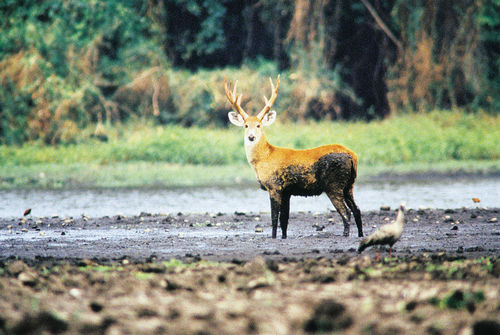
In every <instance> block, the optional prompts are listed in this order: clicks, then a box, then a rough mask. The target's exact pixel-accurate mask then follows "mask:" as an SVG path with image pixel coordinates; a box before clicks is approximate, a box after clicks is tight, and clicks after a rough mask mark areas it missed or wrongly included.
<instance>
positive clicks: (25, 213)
mask: <svg viewBox="0 0 500 335" xmlns="http://www.w3.org/2000/svg"><path fill="white" fill-rule="evenodd" d="M30 213H31V208H28V209H27V210H25V211H24V214H23V216H26V215H29V214H30Z"/></svg>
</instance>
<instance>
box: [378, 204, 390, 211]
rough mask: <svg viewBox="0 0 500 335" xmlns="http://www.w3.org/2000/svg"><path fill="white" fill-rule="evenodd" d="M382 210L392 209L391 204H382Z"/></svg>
mask: <svg viewBox="0 0 500 335" xmlns="http://www.w3.org/2000/svg"><path fill="white" fill-rule="evenodd" d="M380 210H381V211H390V210H391V206H388V205H383V206H380Z"/></svg>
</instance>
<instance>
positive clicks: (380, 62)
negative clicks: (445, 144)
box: [0, 0, 500, 156]
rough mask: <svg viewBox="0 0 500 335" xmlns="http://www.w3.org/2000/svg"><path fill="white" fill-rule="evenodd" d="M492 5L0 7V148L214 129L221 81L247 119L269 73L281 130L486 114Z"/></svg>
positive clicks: (494, 40) (24, 0)
mask: <svg viewBox="0 0 500 335" xmlns="http://www.w3.org/2000/svg"><path fill="white" fill-rule="evenodd" d="M370 3H371V5H369V4H370ZM370 6H374V8H372V10H370ZM498 9H499V4H498V1H494V0H485V1H479V2H478V1H473V0H464V1H458V2H457V1H454V2H453V1H452V2H449V1H448V2H447V1H440V2H437V3H434V2H425V1H416V2H411V3H408V1H403V0H396V1H391V2H383V1H371V2H370V1H361V2H359V1H354V2H342V1H338V0H328V1H323V0H322V1H319V0H312V1H310V0H280V1H271V0H261V1H257V0H252V1H246V0H231V1H216V0H188V1H179V0H165V1H147V2H144V1H139V0H131V1H125V2H124V1H118V0H107V1H99V0H89V1H77V0H65V1H62V2H61V1H56V0H43V1H33V0H5V1H2V2H1V4H0V17H2V20H0V83H1V85H0V109H1V110H2V113H0V143H1V144H8V145H10V144H22V143H25V142H29V141H32V140H41V141H42V142H43V143H46V144H58V143H66V144H71V143H75V142H78V139H79V138H80V137H81V134H80V132H81V131H82V130H84V129H88V128H89V127H95V126H96V125H97V126H98V127H97V129H96V131H95V133H94V134H93V135H95V136H98V137H99V136H102V134H101V133H100V127H101V126H102V125H103V124H106V125H109V124H120V123H122V122H136V121H137V120H138V119H139V120H143V121H142V122H144V120H148V121H150V122H153V123H155V124H157V125H158V124H162V125H165V124H175V125H182V126H193V125H195V126H200V127H201V126H207V125H210V126H221V125H224V124H226V123H227V118H226V111H227V103H226V101H225V98H224V96H223V94H222V88H221V82H222V79H223V77H224V75H227V76H228V78H230V79H231V80H233V81H234V80H235V79H240V83H241V84H242V86H241V88H242V92H243V93H244V94H245V96H244V98H245V99H244V101H243V102H244V104H245V106H246V107H247V108H248V109H250V110H254V109H256V108H259V107H260V106H261V101H260V99H259V100H255V98H256V97H260V96H262V93H263V87H262V86H263V85H264V83H266V82H267V81H266V80H267V76H272V77H275V76H276V75H277V74H278V73H281V74H282V79H283V85H282V89H281V92H280V98H279V100H278V103H277V105H276V108H277V109H278V110H279V111H281V115H284V116H286V117H287V119H293V120H316V121H319V120H347V119H349V120H356V119H363V120H373V119H381V118H386V117H389V116H390V115H395V114H399V113H401V112H402V111H404V112H413V111H419V112H420V111H422V112H424V111H430V110H433V109H439V110H440V109H456V108H463V110H465V111H467V112H471V113H473V112H474V111H478V110H484V111H486V112H490V113H492V114H497V113H498V110H499V108H498V106H499V102H498V101H499V100H498V97H499V96H500V94H499V89H500V87H499V84H498V83H499V82H500V80H499V77H498V76H499V75H498V73H499V71H498V68H499V61H498V59H500V57H499V52H498V47H497V46H498V42H499V36H500V34H499V33H498V32H499V29H500V15H499V14H498V13H499V12H500V11H499V10H498ZM377 13H378V14H377ZM377 18H379V19H378V20H377ZM259 109H260V108H259ZM472 115H473V114H472ZM87 135H89V133H87ZM444 150H451V151H453V150H455V148H454V145H453V144H451V147H449V148H446V149H444ZM389 154H390V155H392V154H399V152H395V153H389ZM118 155H119V154H118ZM453 155H455V156H460V155H461V153H455V154H452V156H453ZM403 156H404V153H403Z"/></svg>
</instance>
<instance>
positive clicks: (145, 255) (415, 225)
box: [0, 208, 500, 334]
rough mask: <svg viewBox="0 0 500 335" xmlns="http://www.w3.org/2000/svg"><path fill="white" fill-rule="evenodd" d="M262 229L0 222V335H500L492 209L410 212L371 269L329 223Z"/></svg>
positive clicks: (261, 218) (173, 222)
mask: <svg viewBox="0 0 500 335" xmlns="http://www.w3.org/2000/svg"><path fill="white" fill-rule="evenodd" d="M269 216H270V215H269V214H268V213H267V214H266V213H264V214H255V213H234V214H231V215H227V214H221V213H212V214H184V213H174V214H170V215H167V214H159V215H156V214H148V213H143V214H141V215H140V216H137V217H123V216H114V217H104V218H87V217H78V218H62V217H51V218H35V217H30V216H28V217H27V218H25V219H21V218H13V219H0V334H1V333H5V334H31V333H36V334H39V333H44V332H45V333H62V334H74V333H81V334H91V333H93V334H306V333H321V332H326V333H331V332H336V333H342V334H500V223H498V216H499V209H484V208H483V209H481V208H476V209H449V210H430V209H422V210H410V211H409V212H408V215H407V216H408V220H407V224H406V226H405V230H404V232H403V236H402V238H401V240H400V241H399V242H398V243H397V244H396V245H395V247H394V252H393V258H391V259H389V258H382V261H379V262H377V261H376V260H375V255H376V253H377V251H376V250H368V251H367V252H365V253H363V254H362V255H358V254H357V253H356V248H357V246H358V243H359V238H358V237H357V232H356V231H355V225H353V226H352V227H351V236H350V237H348V238H345V237H343V236H341V235H342V232H343V227H342V225H341V224H340V218H339V216H338V214H337V213H293V214H292V215H291V218H290V224H289V231H288V236H289V238H288V239H287V240H281V239H277V240H273V239H271V238H270V233H271V232H270V227H269V221H270V218H269ZM395 216H396V212H395V211H394V210H390V211H384V210H381V211H373V212H363V213H362V217H363V220H364V229H365V234H369V233H370V232H371V231H372V230H374V229H375V227H378V226H380V225H382V224H384V223H386V222H388V221H389V220H392V219H394V218H395ZM382 255H383V256H387V253H386V252H383V253H382Z"/></svg>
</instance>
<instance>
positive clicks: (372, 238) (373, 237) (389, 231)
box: [358, 204, 406, 261]
mask: <svg viewBox="0 0 500 335" xmlns="http://www.w3.org/2000/svg"><path fill="white" fill-rule="evenodd" d="M405 212H406V207H405V204H401V205H399V210H398V215H397V217H396V220H395V221H392V222H391V223H388V224H386V225H383V226H382V227H380V228H379V229H378V230H376V231H374V232H373V233H371V234H370V235H369V236H367V237H366V238H364V239H362V240H361V242H360V243H359V248H358V253H361V252H363V250H365V249H366V248H368V247H370V246H372V245H389V257H391V255H392V246H393V245H394V243H396V242H397V241H398V240H399V238H400V237H401V233H402V232H403V225H404V222H405ZM379 259H380V251H379V252H378V253H377V261H378V260H379Z"/></svg>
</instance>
